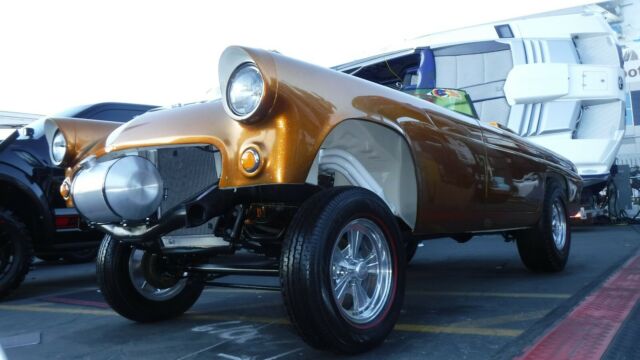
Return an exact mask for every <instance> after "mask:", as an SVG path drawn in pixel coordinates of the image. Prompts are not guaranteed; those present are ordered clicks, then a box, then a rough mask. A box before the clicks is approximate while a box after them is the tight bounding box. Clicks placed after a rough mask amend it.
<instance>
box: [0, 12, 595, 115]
mask: <svg viewBox="0 0 640 360" xmlns="http://www.w3.org/2000/svg"><path fill="white" fill-rule="evenodd" d="M585 3H589V1H584V0H518V1H514V0H483V1H461V0H457V1H453V0H445V1H428V0H422V1H403V0H394V1H372V0H369V1H348V0H341V1H333V0H322V1H300V0H299V1H258V0H256V1H247V0H245V1H238V0H234V1H213V0H210V1H191V0H183V1H134V0H127V1H120V0H109V1H89V0H84V1H66V0H58V1H29V0H22V1H2V2H1V3H0V111H2V110H4V111H19V112H29V113H37V114H50V113H53V112H58V111H59V110H61V109H64V108H67V107H70V106H75V105H79V104H86V103H91V102H101V101H126V102H141V103H150V104H158V105H167V104H172V103H178V102H189V101H195V100H201V99H205V98H207V97H210V96H211V95H212V93H213V91H212V90H211V89H213V88H215V87H216V81H217V69H216V68H217V64H218V57H219V56H220V54H221V53H222V51H223V50H224V48H226V47H227V46H229V45H246V46H253V47H260V48H265V49H276V50H278V51H280V52H281V53H283V54H286V55H289V56H292V57H295V58H298V59H301V60H305V61H308V62H312V63H316V64H319V65H324V66H331V65H336V64H339V63H343V62H347V61H350V60H354V59H356V58H359V57H362V56H366V55H371V54H374V53H376V52H377V51H378V50H381V49H384V48H385V47H387V46H390V45H391V44H393V43H394V42H398V41H402V40H403V39H408V38H412V37H415V36H419V35H424V34H429V33H433V32H439V31H444V30H448V29H453V28H459V27H464V26H469V25H475V24H481V23H486V22H491V21H498V20H503V19H508V18H513V17H519V16H524V15H529V14H533V13H539V12H544V11H549V10H553V9H560V8H567V7H571V6H576V5H579V4H585Z"/></svg>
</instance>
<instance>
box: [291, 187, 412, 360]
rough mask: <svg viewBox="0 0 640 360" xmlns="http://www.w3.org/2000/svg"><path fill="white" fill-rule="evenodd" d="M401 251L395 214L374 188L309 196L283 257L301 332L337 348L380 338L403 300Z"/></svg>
mask: <svg viewBox="0 0 640 360" xmlns="http://www.w3.org/2000/svg"><path fill="white" fill-rule="evenodd" d="M404 251H405V249H404V243H403V241H402V237H401V234H400V229H399V227H398V224H397V222H396V220H395V218H394V216H393V214H392V213H391V211H390V210H389V209H388V208H387V206H386V204H385V203H384V202H383V201H382V200H381V199H380V198H379V197H378V196H377V195H375V194H374V193H372V192H370V191H368V190H365V189H361V188H353V187H337V188H333V189H329V190H325V191H322V192H320V193H318V194H316V195H314V196H313V197H311V198H310V199H309V200H307V201H306V202H305V203H304V204H303V206H302V207H301V208H300V209H299V210H298V212H297V213H296V215H295V217H294V219H293V220H292V222H291V225H290V227H289V229H288V230H287V234H286V236H285V240H284V243H283V254H282V257H281V261H280V276H281V283H282V294H283V297H284V302H285V305H286V308H287V312H288V315H289V318H290V319H291V322H292V323H293V325H294V327H295V328H296V330H297V331H298V333H299V334H300V335H301V336H302V338H303V339H304V340H305V341H306V342H307V343H309V344H310V345H312V346H314V347H317V348H321V349H329V350H333V351H336V352H340V353H359V352H363V351H367V350H369V349H371V348H373V347H374V346H376V345H378V344H379V343H381V342H382V341H383V340H384V339H385V338H386V336H387V335H388V334H389V332H391V330H392V329H393V326H394V325H395V323H396V321H397V319H398V315H399V314H400V308H401V307H402V302H403V297H404V272H405V266H406V255H405V253H404Z"/></svg>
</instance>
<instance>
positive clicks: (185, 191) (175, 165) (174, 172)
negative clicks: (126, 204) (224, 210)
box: [156, 146, 218, 235]
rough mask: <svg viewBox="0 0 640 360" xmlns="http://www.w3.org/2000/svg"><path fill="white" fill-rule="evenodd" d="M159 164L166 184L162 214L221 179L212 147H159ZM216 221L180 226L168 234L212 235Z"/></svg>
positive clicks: (161, 206)
mask: <svg viewBox="0 0 640 360" xmlns="http://www.w3.org/2000/svg"><path fill="white" fill-rule="evenodd" d="M156 164H157V166H158V171H159V172H160V175H161V176H162V180H163V181H164V187H165V197H164V199H163V200H162V202H161V203H160V216H161V217H162V214H163V213H164V212H166V211H169V210H171V209H172V208H173V207H175V206H177V205H180V204H181V203H183V202H185V201H187V200H190V199H192V198H194V197H195V196H197V195H198V194H200V193H202V192H203V191H204V190H206V189H208V188H210V187H211V186H213V185H214V184H215V183H217V182H218V175H217V172H216V150H215V149H213V148H212V147H210V146H203V147H181V148H168V149H158V152H157V158H156ZM215 220H216V219H212V220H211V221H209V222H207V223H205V224H203V225H201V226H198V227H193V228H187V229H179V230H176V231H173V232H171V233H170V234H167V235H204V234H211V233H212V232H213V227H214V225H215Z"/></svg>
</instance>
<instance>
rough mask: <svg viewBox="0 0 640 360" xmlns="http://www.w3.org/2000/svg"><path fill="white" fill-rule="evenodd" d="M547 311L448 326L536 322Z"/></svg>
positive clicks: (547, 311) (489, 318) (475, 320)
mask: <svg viewBox="0 0 640 360" xmlns="http://www.w3.org/2000/svg"><path fill="white" fill-rule="evenodd" d="M549 311H550V310H540V311H530V312H523V313H518V314H509V315H499V316H492V317H487V318H482V319H474V320H467V321H460V322H456V323H453V324H450V326H456V327H486V326H494V325H502V324H509V323H514V322H519V321H527V320H536V319H540V318H541V317H543V316H545V315H547V314H548V313H549Z"/></svg>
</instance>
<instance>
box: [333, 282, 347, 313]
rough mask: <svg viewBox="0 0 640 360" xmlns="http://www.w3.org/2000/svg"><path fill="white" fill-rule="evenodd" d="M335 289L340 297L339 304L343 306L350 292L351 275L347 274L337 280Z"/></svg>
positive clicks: (338, 297)
mask: <svg viewBox="0 0 640 360" xmlns="http://www.w3.org/2000/svg"><path fill="white" fill-rule="evenodd" d="M334 291H335V294H336V298H337V299H338V305H340V306H342V303H343V302H344V297H345V296H346V295H347V294H348V293H349V277H348V276H346V275H345V276H343V277H341V278H340V279H338V281H336V286H335V287H334Z"/></svg>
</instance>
